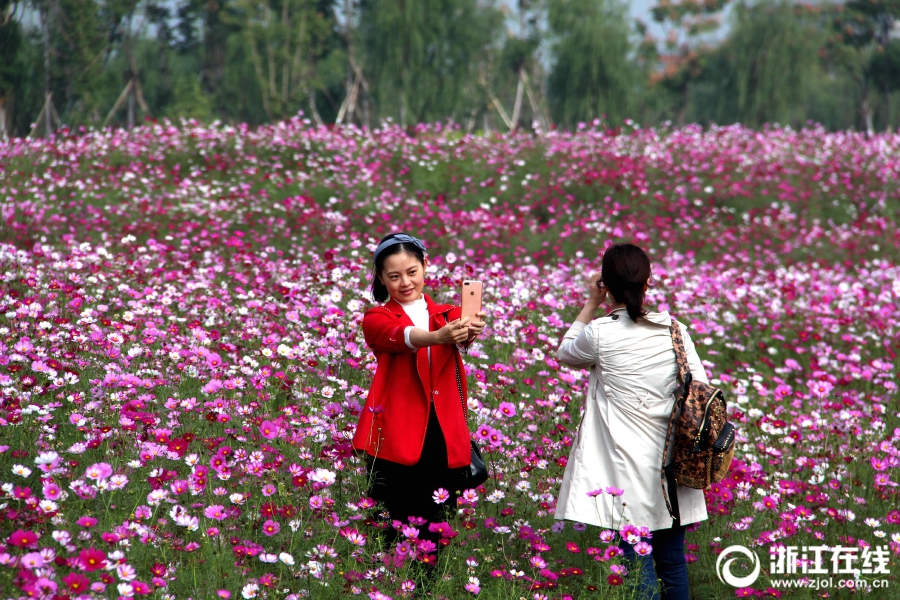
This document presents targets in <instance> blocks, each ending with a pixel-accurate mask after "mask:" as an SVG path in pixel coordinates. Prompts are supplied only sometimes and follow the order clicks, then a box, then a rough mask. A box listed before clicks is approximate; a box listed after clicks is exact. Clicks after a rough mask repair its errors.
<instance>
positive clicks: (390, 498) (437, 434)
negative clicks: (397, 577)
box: [366, 404, 457, 543]
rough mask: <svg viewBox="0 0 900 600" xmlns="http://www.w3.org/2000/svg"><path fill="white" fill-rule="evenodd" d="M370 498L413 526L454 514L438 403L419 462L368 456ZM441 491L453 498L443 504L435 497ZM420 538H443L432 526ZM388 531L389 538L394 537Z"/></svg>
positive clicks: (421, 530) (394, 517) (453, 496)
mask: <svg viewBox="0 0 900 600" xmlns="http://www.w3.org/2000/svg"><path fill="white" fill-rule="evenodd" d="M366 466H367V467H368V473H369V481H370V482H371V483H370V485H369V495H370V496H371V497H372V499H373V500H375V501H376V502H379V503H381V504H382V505H383V506H384V507H385V508H386V509H387V510H388V512H389V513H390V518H391V520H392V521H393V520H396V521H401V522H403V523H404V524H407V523H409V518H410V517H422V518H423V519H426V520H427V521H428V522H429V523H439V522H441V521H443V520H444V519H445V518H447V515H446V514H445V513H446V512H447V511H449V512H450V514H453V511H455V509H456V500H457V495H456V491H455V490H454V489H453V488H454V485H453V483H452V482H453V472H452V471H451V470H450V469H448V468H447V443H446V441H445V440H444V434H443V432H442V431H441V426H440V424H439V423H438V419H437V413H435V410H434V404H432V405H431V412H430V414H429V415H428V428H427V429H426V431H425V443H424V446H423V448H422V456H421V457H420V458H419V462H417V463H416V464H414V465H412V466H407V465H401V464H398V463H395V462H391V461H389V460H384V459H382V458H372V457H371V456H370V457H368V460H367V463H366ZM438 488H443V489H445V490H447V491H448V492H449V494H450V497H449V498H448V499H447V500H446V501H445V502H444V503H442V504H438V503H436V502H435V501H434V498H433V497H432V495H433V494H434V492H435V490H437V489H438ZM418 529H419V538H420V539H426V540H431V541H433V542H435V543H437V542H438V540H439V539H440V537H441V535H440V534H439V533H433V532H430V531H428V525H427V524H426V525H421V526H418ZM391 530H392V529H391V528H388V538H389V539H391V538H393V537H394V534H392V533H390V531H391Z"/></svg>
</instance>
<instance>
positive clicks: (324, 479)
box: [310, 469, 337, 485]
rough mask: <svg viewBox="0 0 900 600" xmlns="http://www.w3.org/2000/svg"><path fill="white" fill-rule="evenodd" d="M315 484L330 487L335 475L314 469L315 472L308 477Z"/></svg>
mask: <svg viewBox="0 0 900 600" xmlns="http://www.w3.org/2000/svg"><path fill="white" fill-rule="evenodd" d="M310 479H312V480H313V481H315V482H318V483H324V484H325V485H331V484H333V483H334V482H335V481H336V480H337V475H336V474H335V473H334V472H333V471H329V470H328V469H316V472H315V473H313V474H312V476H311V477H310Z"/></svg>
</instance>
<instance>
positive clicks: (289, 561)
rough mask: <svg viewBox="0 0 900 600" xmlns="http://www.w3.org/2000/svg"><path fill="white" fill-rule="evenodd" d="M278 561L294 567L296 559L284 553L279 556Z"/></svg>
mask: <svg viewBox="0 0 900 600" xmlns="http://www.w3.org/2000/svg"><path fill="white" fill-rule="evenodd" d="M278 560H280V561H281V562H283V563H284V564H286V565H289V566H293V564H294V557H293V556H291V555H290V554H288V553H287V552H282V553H281V554H279V555H278Z"/></svg>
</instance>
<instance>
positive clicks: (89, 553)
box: [78, 548, 106, 573]
mask: <svg viewBox="0 0 900 600" xmlns="http://www.w3.org/2000/svg"><path fill="white" fill-rule="evenodd" d="M78 560H79V561H81V564H82V566H83V567H84V570H85V571H87V572H89V573H90V572H93V571H96V570H98V569H103V568H104V567H106V554H104V553H103V552H100V551H99V550H95V549H94V548H85V549H84V550H82V551H81V552H80V553H79V554H78Z"/></svg>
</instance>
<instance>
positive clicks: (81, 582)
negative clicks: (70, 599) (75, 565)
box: [62, 573, 91, 593]
mask: <svg viewBox="0 0 900 600" xmlns="http://www.w3.org/2000/svg"><path fill="white" fill-rule="evenodd" d="M62 582H63V583H64V584H66V587H68V588H69V590H70V591H72V592H75V593H80V592H86V591H87V589H88V587H90V585H91V580H90V579H88V578H87V577H85V576H84V575H82V574H81V573H69V574H68V575H66V576H65V577H63V579H62Z"/></svg>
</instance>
